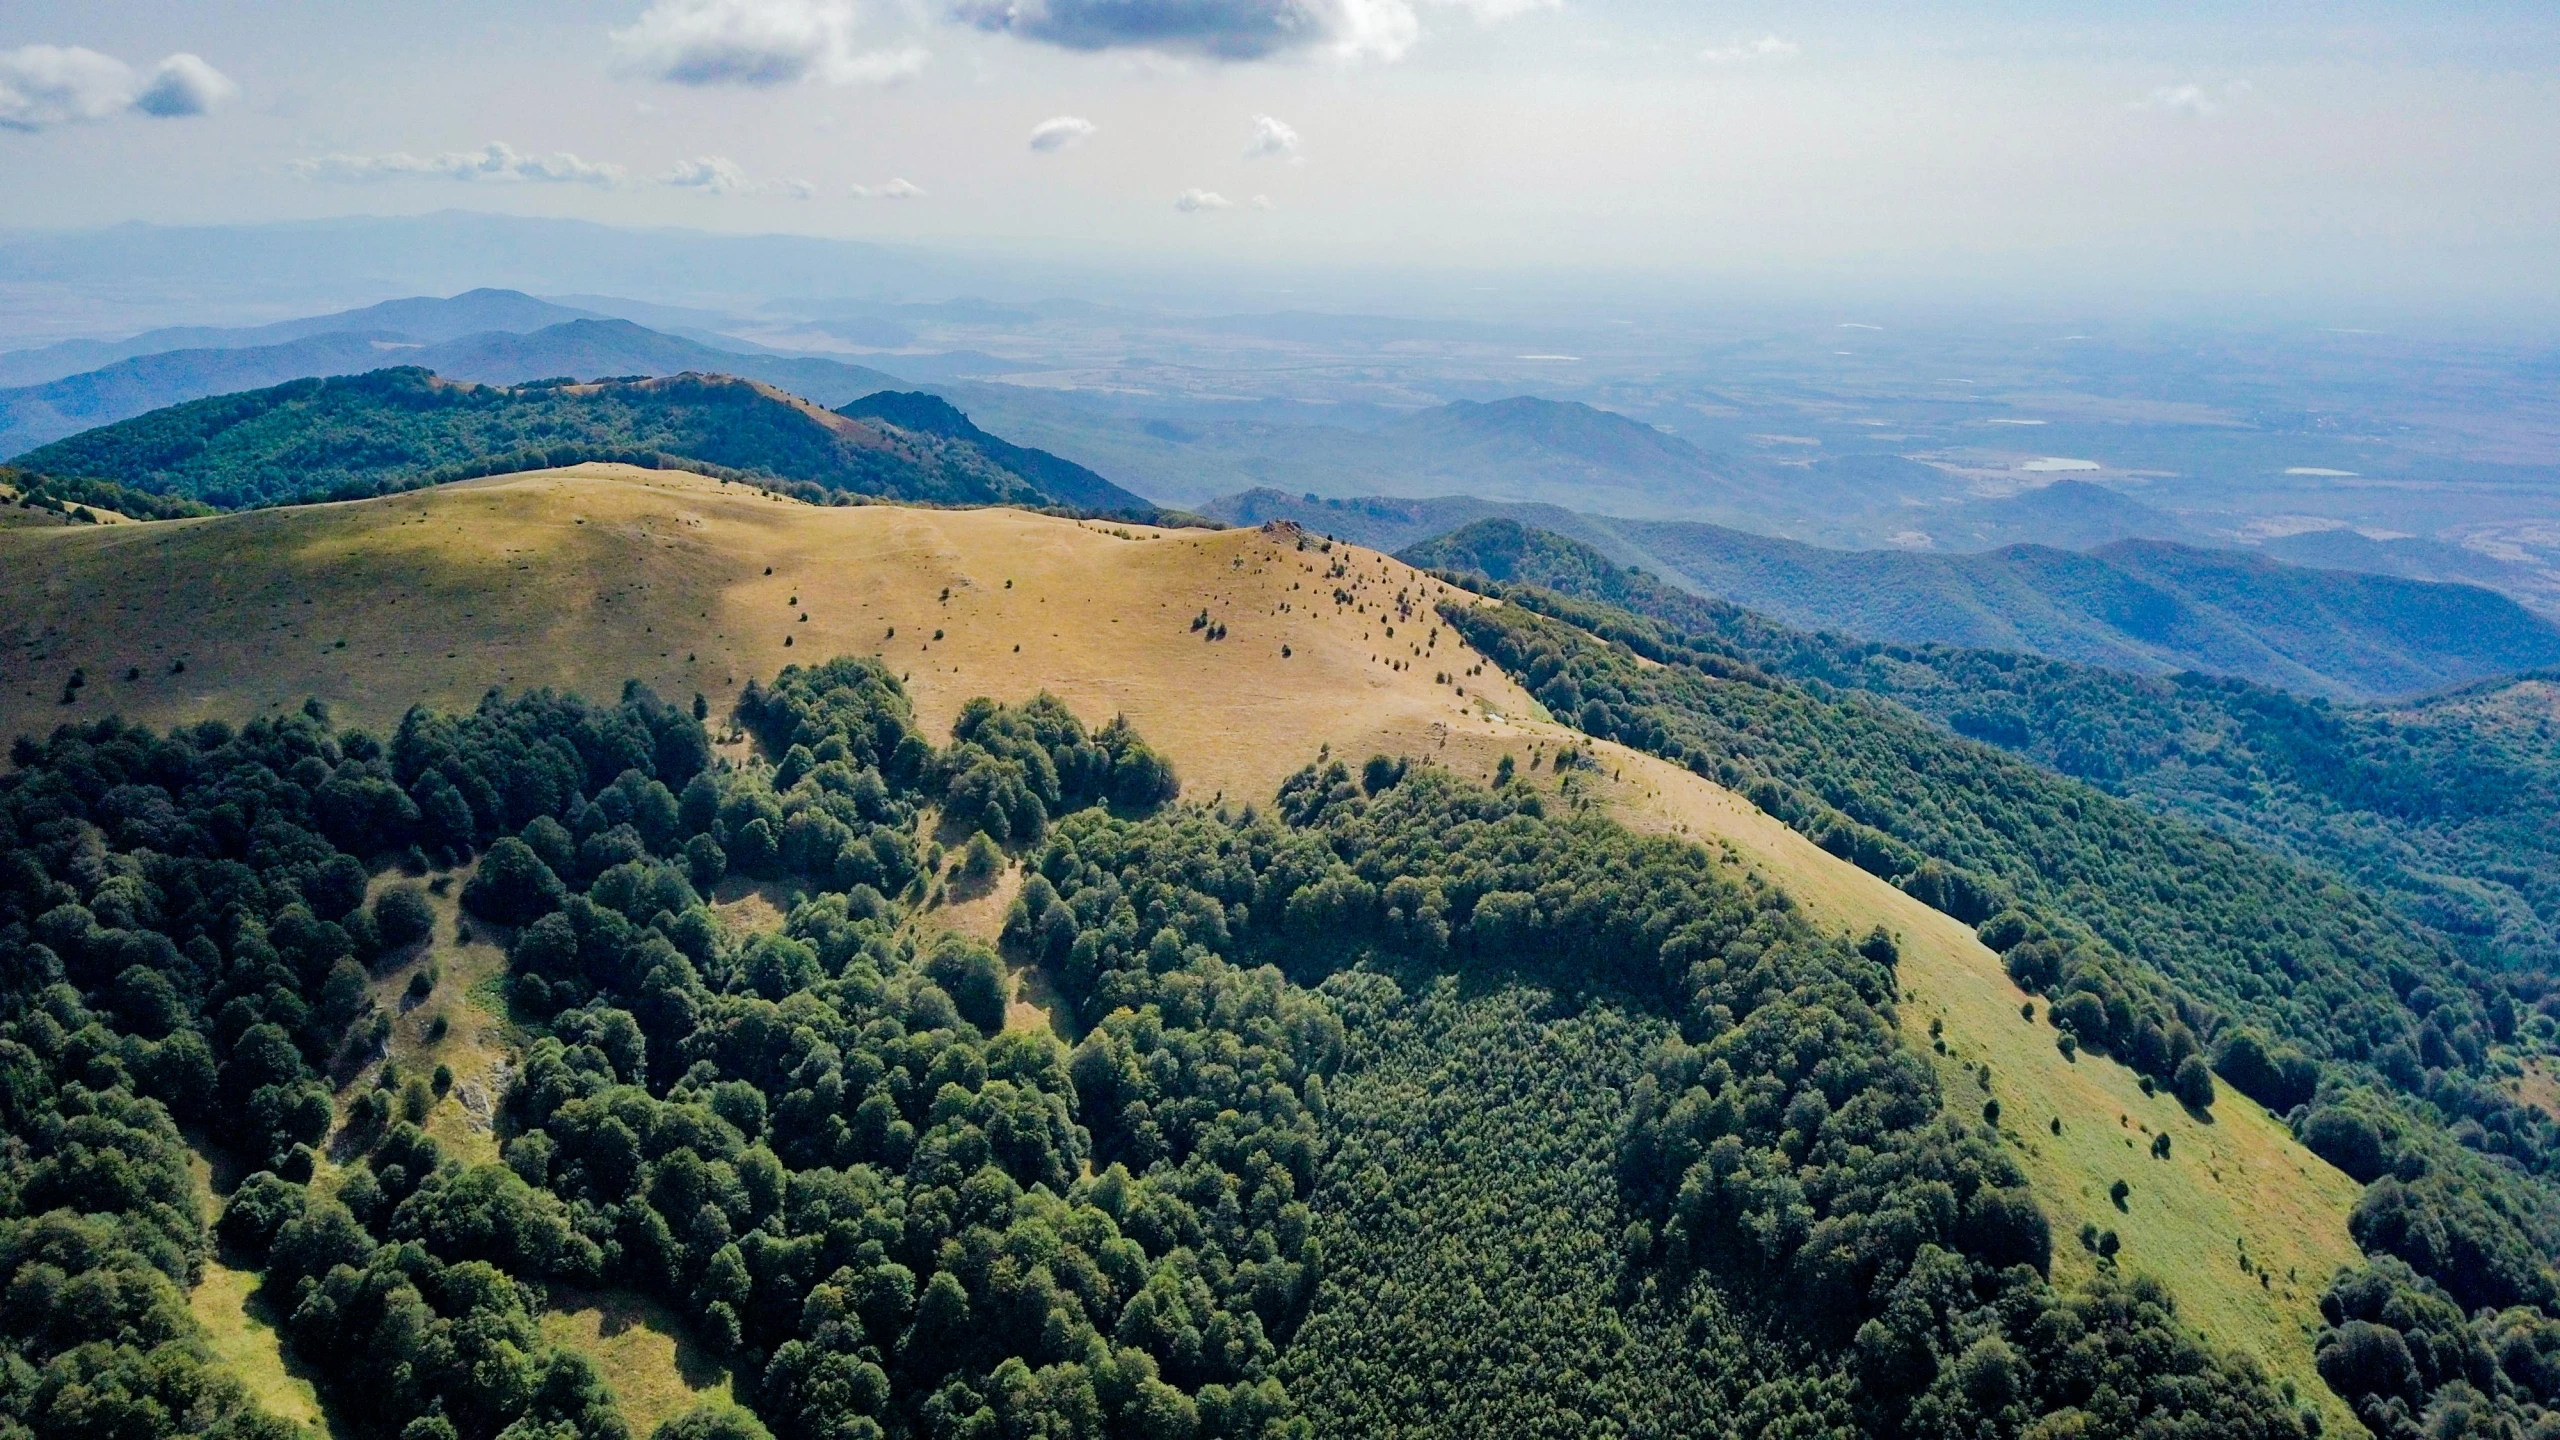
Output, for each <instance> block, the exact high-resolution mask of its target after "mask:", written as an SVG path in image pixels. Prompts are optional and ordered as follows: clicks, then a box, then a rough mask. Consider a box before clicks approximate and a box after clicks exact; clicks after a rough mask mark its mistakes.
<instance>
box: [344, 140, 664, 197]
mask: <svg viewBox="0 0 2560 1440" xmlns="http://www.w3.org/2000/svg"><path fill="white" fill-rule="evenodd" d="M293 172H294V173H295V174H296V175H299V176H301V177H302V178H303V179H306V180H325V181H331V182H334V183H339V184H363V183H366V182H368V181H375V180H403V179H411V178H418V177H424V178H428V179H441V180H465V181H493V182H497V183H501V184H507V183H521V184H531V185H599V186H612V185H618V184H620V183H622V178H623V169H622V167H621V166H619V165H607V164H602V163H598V162H590V161H586V160H581V159H579V158H578V157H577V156H575V155H571V154H568V153H567V152H565V151H560V152H554V153H552V154H549V155H528V154H526V153H525V152H523V151H521V150H518V149H516V148H515V147H514V146H512V145H509V144H507V143H505V142H504V141H500V140H492V141H490V142H489V143H488V144H487V145H486V146H483V147H482V148H480V149H478V150H449V151H446V152H445V153H444V154H441V155H411V154H409V153H407V152H406V151H393V152H392V153H390V154H388V155H321V156H316V157H314V158H311V159H308V160H296V161H294V162H293Z"/></svg>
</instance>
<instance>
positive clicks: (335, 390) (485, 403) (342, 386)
mask: <svg viewBox="0 0 2560 1440" xmlns="http://www.w3.org/2000/svg"><path fill="white" fill-rule="evenodd" d="M1036 455H1040V452H1037V451H1025V452H1021V455H1020V456H1017V457H1016V458H1017V460H1019V459H1022V458H1023V457H1028V456H1036ZM1041 458H1042V459H1054V457H1047V456H1041ZM598 460H602V461H622V462H627V463H633V464H640V465H649V466H669V465H672V466H676V467H679V468H698V469H703V470H706V471H708V472H710V473H713V474H730V475H736V476H739V477H742V478H752V479H757V480H762V481H765V482H768V483H773V484H776V485H777V486H778V487H780V488H785V489H789V490H791V491H792V492H793V493H796V494H799V495H801V496H802V497H803V498H806V499H811V500H826V499H829V498H832V497H838V496H867V497H879V498H887V499H898V500H915V501H930V502H934V503H940V504H978V505H985V504H1014V505H1069V506H1074V507H1076V508H1082V509H1088V510H1097V511H1108V512H1111V513H1114V514H1126V515H1132V516H1144V515H1152V514H1153V513H1154V507H1153V506H1151V505H1149V504H1148V503H1147V502H1146V501H1144V500H1141V499H1140V498H1138V497H1137V496H1135V495H1131V494H1129V493H1128V492H1127V491H1124V490H1120V489H1119V488H1118V487H1116V486H1113V485H1112V484H1110V482H1108V481H1105V480H1102V479H1101V477H1099V476H1093V475H1091V474H1090V472H1079V475H1078V477H1077V483H1076V484H1075V485H1074V486H1073V487H1071V488H1074V489H1075V490H1076V492H1077V493H1076V497H1075V498H1074V499H1068V498H1067V497H1065V496H1062V495H1058V494H1055V493H1053V492H1052V491H1050V490H1049V489H1047V488H1045V487H1044V486H1043V485H1042V484H1041V483H1040V482H1039V481H1038V480H1036V479H1034V478H1033V477H1031V476H1029V475H1026V474H1023V473H1021V472H1020V471H1018V470H1016V469H1012V468H1008V466H1007V465H1006V464H1004V463H1003V462H1001V461H999V460H997V459H996V458H994V457H993V456H992V455H990V454H989V453H988V451H987V450H986V449H983V448H981V447H980V446H978V445H976V444H973V443H971V442H970V441H969V440H968V439H967V438H965V437H962V436H959V435H957V434H951V433H937V432H935V431H931V430H921V429H919V430H909V429H904V428H900V427H895V426H891V425H887V424H879V423H866V422H863V421H859V420H853V419H849V418H846V417H844V416H840V415H835V414H831V413H829V412H827V411H825V410H822V409H819V408H818V407H817V406H815V405H812V404H810V403H809V402H807V401H804V400H800V399H797V398H795V397H793V396H791V395H788V394H785V393H784V392H782V391H779V390H776V389H773V388H772V387H770V386H767V385H762V384H758V383H755V382H751V381H746V380H739V379H735V378H731V377H728V376H724V375H702V374H683V375H676V376H671V377H667V378H664V379H624V380H610V381H599V382H595V383H590V384H575V383H571V382H569V381H566V380H562V381H542V382H532V383H528V384H524V385H516V386H499V385H470V384H458V383H454V382H450V381H446V380H442V379H439V378H437V377H436V376H435V375H434V374H432V373H430V372H429V371H426V370H423V369H417V368H404V369H391V370H377V371H373V372H370V373H368V374H362V375H350V376H342V377H338V378H335V379H325V380H324V379H309V380H296V381H292V382H290V383H288V384H284V385H279V386H275V387H272V388H269V389H265V390H252V391H246V392H243V393H241V394H236V395H221V396H215V397H213V398H210V399H205V400H195V401H190V402H187V403H185V404H182V405H173V406H170V407H168V408H166V409H163V410H156V411H153V412H151V413H150V414H147V415H141V416H136V417H135V418H133V419H131V420H126V421H122V422H120V423H117V424H114V425H107V426H102V427H100V428H98V429H95V430H90V431H86V432H84V433H82V434H79V435H74V436H72V437H70V438H69V439H66V440H60V441H56V442H55V443H53V444H51V445H46V446H43V447H41V448H39V449H36V450H31V451H29V452H27V453H26V454H25V455H22V456H20V457H18V459H17V461H16V462H15V463H16V464H17V465H18V466H19V467H20V468H22V469H25V470H28V471H31V472H34V473H36V474H42V475H57V474H58V475H64V476H70V477H94V478H97V479H103V480H109V481H113V482H115V483H117V484H120V485H125V486H130V487H132V488H135V489H139V490H144V491H149V492H151V493H153V494H162V495H174V496H178V497H181V498H185V499H192V500H201V501H204V502H206V503H209V504H212V505H215V506H218V507H221V508H226V509H228V508H236V507H241V506H249V505H261V504H273V503H277V502H283V501H297V500H306V499H315V498H333V499H348V498H354V497H361V496H367V495H377V494H382V493H386V492H389V491H396V490H403V489H407V488H410V487H413V486H418V485H427V484H434V483H438V482H441V481H449V480H456V479H463V478H467V477H470V476H476V475H491V474H499V473H504V472H507V471H515V470H530V469H540V468H542V467H544V466H557V465H568V464H573V463H577V462H580V461H598ZM1060 463H1063V462H1060Z"/></svg>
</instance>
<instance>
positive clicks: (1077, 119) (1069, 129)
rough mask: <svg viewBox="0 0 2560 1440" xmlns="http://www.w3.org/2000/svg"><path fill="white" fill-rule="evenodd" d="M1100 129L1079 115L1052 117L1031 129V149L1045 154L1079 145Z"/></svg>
mask: <svg viewBox="0 0 2560 1440" xmlns="http://www.w3.org/2000/svg"><path fill="white" fill-rule="evenodd" d="M1099 128H1101V127H1099V126H1097V125H1095V124H1094V123H1093V122H1092V121H1090V120H1087V119H1085V118H1084V117H1083V116H1081V115H1053V116H1051V117H1049V118H1048V119H1046V120H1043V121H1041V122H1040V123H1039V124H1037V125H1034V126H1032V127H1031V148H1032V149H1034V150H1037V151H1040V152H1041V153H1042V154H1047V153H1049V152H1051V151H1053V150H1064V149H1066V148H1068V147H1069V146H1071V145H1081V144H1083V143H1084V142H1086V141H1087V140H1090V139H1092V138H1093V132H1094V131H1095V130H1097V129H1099Z"/></svg>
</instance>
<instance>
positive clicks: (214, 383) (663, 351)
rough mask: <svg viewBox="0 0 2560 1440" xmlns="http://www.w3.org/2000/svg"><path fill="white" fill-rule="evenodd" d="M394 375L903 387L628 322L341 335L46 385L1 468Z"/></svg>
mask: <svg viewBox="0 0 2560 1440" xmlns="http://www.w3.org/2000/svg"><path fill="white" fill-rule="evenodd" d="M520 298H522V297H520ZM398 303H402V304H406V303H408V302H398ZM532 303H535V304H540V303H541V302H538V301H537V302H532ZM554 308H556V307H554ZM385 364H400V365H415V366H419V367H422V368H425V369H429V370H433V371H435V372H436V373H437V374H439V375H443V376H446V377H447V378H450V379H455V380H473V381H479V382H482V383H485V384H492V385H516V384H522V383H523V382H525V381H528V380H547V379H553V378H557V377H561V376H568V377H572V378H578V379H596V378H599V377H602V376H607V375H617V376H631V375H651V376H657V375H679V374H683V373H685V372H687V371H693V372H698V373H704V374H730V375H740V376H743V377H745V378H747V379H751V380H761V381H763V382H765V383H766V384H769V385H776V386H779V387H781V388H782V389H785V390H789V391H791V392H792V393H793V394H796V395H806V396H808V397H809V398H810V399H812V400H815V401H817V402H818V403H819V404H821V405H840V404H842V403H844V402H845V401H846V400H850V399H853V398H855V397H857V396H861V395H867V394H870V393H871V392H872V391H875V390H878V389H881V388H883V387H886V386H894V385H897V384H899V383H900V382H899V381H898V380H897V379H896V377H894V376H890V375H884V374H882V373H881V372H879V371H877V370H871V369H866V368H865V367H863V366H860V365H849V364H845V363H843V362H841V361H836V360H827V359H820V358H815V357H804V356H785V355H747V354H739V353H736V352H732V351H727V350H715V349H713V348H711V347H710V346H707V345H703V344H701V343H699V342H697V341H693V340H687V339H683V338H681V337H678V336H673V335H667V334H662V333H660V332H658V331H655V330H649V329H645V328H643V327H641V326H639V325H635V324H633V323H631V322H630V321H628V320H603V319H576V320H569V321H565V322H562V323H559V324H555V325H549V326H546V327H544V328H541V329H538V330H534V331H531V332H519V331H514V330H504V329H500V330H486V331H476V332H473V333H470V334H466V335H461V336H454V337H447V338H443V339H440V340H439V341H438V342H437V343H433V344H416V343H412V342H411V341H410V340H409V339H408V338H406V336H405V334H404V333H403V332H400V331H369V332H332V333H328V334H322V335H316V336H311V337H309V338H305V339H298V340H292V341H288V342H285V343H281V344H274V345H262V346H255V347H248V348H233V349H196V350H175V351H169V352H166V353H161V354H153V355H145V356H141V357H139V358H136V359H131V360H122V361H118V362H116V363H115V364H112V365H108V366H106V367H104V368H103V369H99V370H96V371H92V372H90V373H88V374H84V375H74V376H71V377H69V378H67V379H62V380H56V381H53V382H51V383H49V384H44V385H36V386H31V387H28V388H25V389H21V390H10V391H0V457H6V456H9V455H13V454H16V453H19V452H22V451H25V450H31V449H34V448H36V447H37V446H39V445H44V444H47V443H50V442H52V441H55V440H59V439H62V438H63V437H65V436H69V435H75V434H78V433H79V432H81V431H83V430H87V429H91V428H94V427H96V426H100V425H111V424H114V423H115V422H117V421H119V420H127V419H131V418H132V417H134V416H136V415H142V414H146V413H148V412H150V411H153V410H157V409H160V408H162V407H163V406H168V405H176V404H181V403H184V402H186V401H189V400H198V399H202V398H204V397H206V396H209V395H227V394H230V393H233V392H235V391H239V390H246V389H254V388H258V387H262V386H268V385H280V384H283V383H284V382H286V381H288V380H299V379H303V378H305V377H309V376H314V375H349V374H357V373H360V372H363V371H366V370H373V369H378V368H380V367H381V366H383V365H385Z"/></svg>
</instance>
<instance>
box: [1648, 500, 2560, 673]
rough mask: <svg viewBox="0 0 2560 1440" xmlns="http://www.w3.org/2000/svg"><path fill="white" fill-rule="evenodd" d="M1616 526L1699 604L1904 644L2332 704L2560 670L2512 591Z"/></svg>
mask: <svg viewBox="0 0 2560 1440" xmlns="http://www.w3.org/2000/svg"><path fill="white" fill-rule="evenodd" d="M1619 528H1620V530H1621V533H1623V534H1625V535H1626V536H1627V537H1628V538H1629V539H1630V540H1633V541H1634V542H1635V543H1637V544H1639V545H1641V546H1643V547H1644V548H1645V549H1646V550H1648V551H1650V552H1651V553H1652V554H1654V555H1657V556H1659V557H1661V559H1662V561H1663V563H1664V564H1665V565H1667V566H1670V567H1672V569H1673V571H1674V572H1675V573H1676V574H1677V575H1678V576H1679V577H1680V578H1681V579H1682V580H1683V582H1684V583H1686V584H1688V585H1689V586H1691V587H1692V588H1694V589H1696V590H1698V591H1700V592H1701V593H1704V594H1710V595H1715V596H1718V597H1721V598H1723V599H1727V600H1731V601H1734V602H1735V603H1737V604H1741V605H1747V606H1749V607H1751V608H1752V609H1755V610H1759V611H1763V612H1765V613H1767V614H1769V615H1772V616H1774V617H1776V618H1778V619H1781V620H1784V621H1786V622H1787V623H1788V624H1791V625H1796V626H1800V627H1803V628H1806V629H1815V630H1836V631H1840V632H1842V633H1845V634H1851V635H1859V636H1864V637H1868V638H1873V639H1878V640H1890V641H1895V642H1898V643H1902V644H1913V645H1917V644H1930V643H1936V644H1946V645H1963V646H1972V647H1976V648H1983V649H1995V650H2014V651H2025V652H2027V653H2030V654H2038V655H2048V656H2052V657H2054V658H2057V659H2066V660H2075V661H2079V662H2082V663H2085V664H2091V665H2103V666H2108V667H2111V668H2115V669H2124V670H2138V671H2147V672H2153V673H2167V672H2173V671H2178V670H2202V671H2206V672H2209V673H2214V674H2221V675H2232V676H2238V677H2240V678H2243V679H2248V680H2255V681H2258V682H2260V683H2262V684H2268V685H2275V686H2278V687H2281V688H2284V689H2288V690H2296V691H2301V692H2304V693H2308V694H2315V695H2331V696H2340V697H2374V696H2384V695H2399V694H2410V693H2414V692H2418V691H2423V690H2430V689H2439V688H2442V687H2445V686H2449V685H2458V684H2463V683H2467V682H2469V681H2472V680H2476V679H2480V678H2483V677H2485V676H2490V675H2500V674H2512V673H2514V672H2516V671H2519V670H2530V669H2535V668H2538V667H2542V666H2547V665H2553V664H2560V627H2555V626H2554V625H2552V624H2551V622H2549V621H2547V620H2544V619H2542V618H2541V617H2539V616H2536V615H2534V614H2533V613H2532V612H2530V611H2527V610H2525V609H2524V608H2523V607H2522V606H2520V605H2518V604H2516V603H2515V602H2514V601H2512V600H2510V599H2508V598H2506V597H2505V596H2503V595H2498V594H2495V593H2493V592H2491V591H2487V590H2482V589H2478V588H2475V587H2471V586H2464V585H2439V584H2430V583H2425V582H2419V581H2410V580H2402V579H2398V578H2396V577H2391V576H2378V575H2366V574H2354V573H2349V572H2345V571H2333V570H2312V569H2303V568H2298V567H2294V566H2288V565H2283V564H2279V563H2277V562H2275V561H2273V560H2269V559H2267V558H2266V557H2264V556H2260V555H2253V554H2249V553H2247V552H2242V551H2226V550H2211V551H2207V550H2194V549H2189V548H2186V547H2183V546H2178V545H2170V544H2164V543H2160V542H2155V541H2120V542H2117V543H2115V544H2112V545H2109V546H2106V547H2104V548H2102V549H2100V550H2098V551H2096V552H2094V553H2090V554H2079V553H2074V552H2071V551H2065V550H2055V549H2049V548H2045V547H2042V546H2031V545H2020V546H2011V547H2007V548H2005V549H2001V550H1995V551H1989V552H1986V553H1983V554H1979V555H1933V554H1914V553H1908V552H1899V551H1847V550H1825V549H1821V548H1819V547H1816V546H1811V545H1803V544H1798V543H1796V542H1794V541H1789V540H1778V539H1772V538H1769V537H1766V536H1759V535H1750V534H1745V533H1743V532H1740V531H1736V530H1729V529H1724V528H1721V527H1717V526H1712V525H1694V524H1678V523H1669V524H1646V523H1641V522H1626V523H1624V524H1623V525H1621V526H1620V527H1619Z"/></svg>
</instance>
